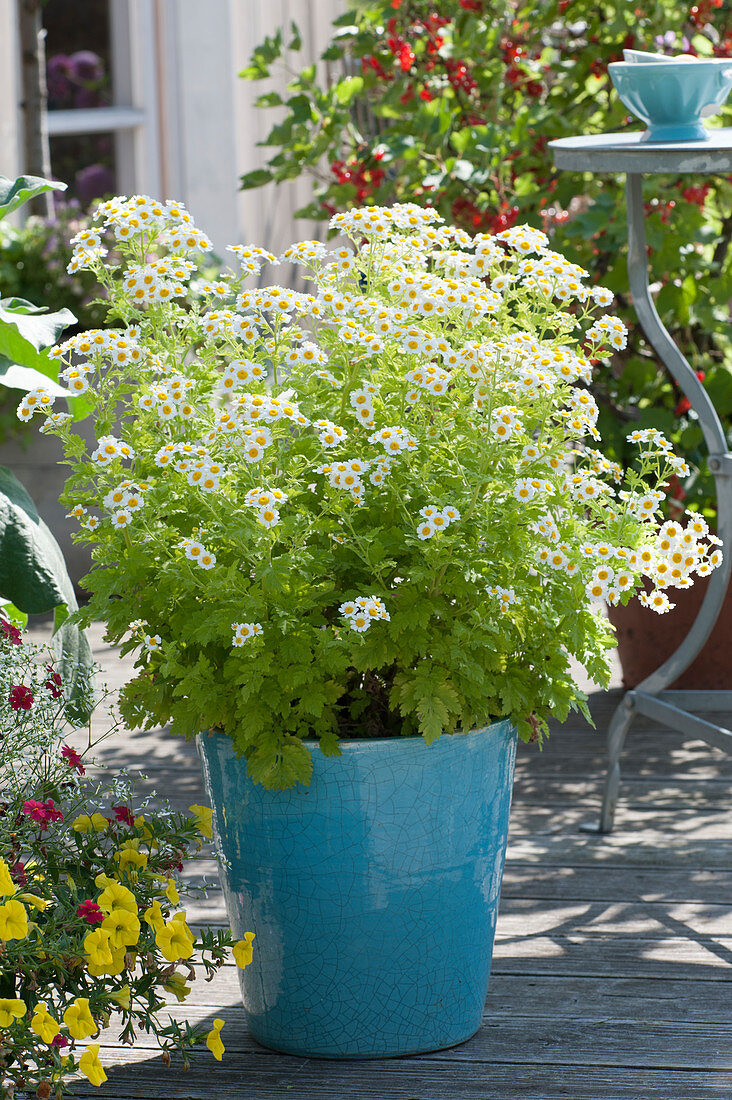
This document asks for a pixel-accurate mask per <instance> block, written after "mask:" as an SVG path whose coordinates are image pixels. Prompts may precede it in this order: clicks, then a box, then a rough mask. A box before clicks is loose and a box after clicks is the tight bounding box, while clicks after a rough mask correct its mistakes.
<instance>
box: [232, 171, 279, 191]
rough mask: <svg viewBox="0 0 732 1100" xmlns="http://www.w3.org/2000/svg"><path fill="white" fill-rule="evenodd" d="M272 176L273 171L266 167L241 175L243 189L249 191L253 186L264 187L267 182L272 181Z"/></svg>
mask: <svg viewBox="0 0 732 1100" xmlns="http://www.w3.org/2000/svg"><path fill="white" fill-rule="evenodd" d="M272 178H273V177H272V173H271V172H269V171H268V170H267V169H266V168H256V169H255V170H254V171H253V172H247V173H246V174H245V175H243V176H240V177H239V179H240V181H241V189H242V191H249V190H251V188H253V187H263V186H264V184H265V183H270V182H271V180H272Z"/></svg>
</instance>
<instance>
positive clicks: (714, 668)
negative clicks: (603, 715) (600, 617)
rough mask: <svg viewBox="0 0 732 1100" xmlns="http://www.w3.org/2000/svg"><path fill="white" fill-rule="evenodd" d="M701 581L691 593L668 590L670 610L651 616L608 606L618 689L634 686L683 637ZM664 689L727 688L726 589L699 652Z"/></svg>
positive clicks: (730, 620)
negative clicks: (614, 637)
mask: <svg viewBox="0 0 732 1100" xmlns="http://www.w3.org/2000/svg"><path fill="white" fill-rule="evenodd" d="M708 583H709V582H708V581H707V580H706V579H701V578H700V579H698V580H696V581H695V582H694V587H693V588H688V589H686V590H676V589H669V597H670V599H671V602H672V603H675V604H676V607H675V608H674V609H673V611H669V612H667V614H665V615H656V614H655V612H653V611H649V610H648V609H647V608H645V607H643V606H642V605H641V604H640V603H639V601H638V600H631V602H630V603H629V604H628V606H627V607H609V608H608V618H609V619H610V622H611V623H612V624H613V626H614V627H615V629H616V631H617V636H618V656H619V658H620V666H621V668H622V670H623V685H624V686H625V687H626V688H632V687H635V686H636V685H637V684H639V683H640V682H641V680H644V679H645V678H646V676H650V674H651V673H652V672H655V670H656V669H657V668H659V667H660V665H662V664H663V663H664V661H665V660H667V658H668V657H670V656H671V654H672V653H674V652H675V651H676V650H677V649H678V647H679V646H680V645H681V642H682V641H683V640H684V638H685V637H686V635H687V634H688V632H689V630H690V628H691V626H692V624H693V622H694V620H695V618H696V615H697V612H698V610H699V608H700V607H701V602H702V600H703V598H704V595H705V593H706V590H707V584H708ZM669 687H670V688H690V689H693V688H700V689H703V690H708V691H715V690H717V691H718V690H729V689H730V688H732V587H730V588H728V589H727V594H726V596H725V600H724V603H723V604H722V610H721V611H720V613H719V618H718V619H717V621H716V623H715V624H714V629H713V631H712V633H711V635H710V637H709V639H708V640H707V642H706V644H705V646H704V648H703V649H702V651H701V653H700V654H699V655H698V656H697V657H696V659H695V660H694V661H693V662H692V663H691V664H690V665H689V667H688V668H687V670H686V671H685V672H682V674H681V676H679V678H678V680H675V681H674V682H673V683H672V684H669Z"/></svg>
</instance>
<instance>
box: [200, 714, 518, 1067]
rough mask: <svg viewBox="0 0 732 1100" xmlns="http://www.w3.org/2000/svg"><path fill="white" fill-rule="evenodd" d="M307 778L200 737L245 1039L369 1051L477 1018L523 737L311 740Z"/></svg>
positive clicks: (471, 1029)
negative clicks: (265, 777) (242, 945)
mask: <svg viewBox="0 0 732 1100" xmlns="http://www.w3.org/2000/svg"><path fill="white" fill-rule="evenodd" d="M308 747H309V748H310V750H311V752H312V754H313V765H314V767H313V778H312V781H311V784H310V786H309V787H307V788H305V787H302V786H297V787H296V788H294V789H292V790H288V791H266V790H264V789H263V788H262V787H261V786H257V785H255V784H253V783H252V782H251V781H250V780H249V779H248V778H247V775H246V766H245V764H244V762H243V761H239V760H237V759H236V757H235V756H234V753H233V751H232V747H231V742H230V740H229V739H228V738H226V737H224V736H222V735H220V734H205V735H202V736H201V737H199V751H200V753H201V758H202V762H203V769H204V775H205V779H206V783H207V785H208V790H209V794H210V796H211V803H212V806H213V809H214V821H215V825H216V831H217V835H218V838H219V841H220V845H221V851H222V853H223V856H224V860H225V863H224V865H223V866H222V868H221V875H222V884H223V888H224V892H225V895H226V901H227V907H228V912H229V917H230V920H231V925H232V930H233V932H234V933H235V935H238V936H242V935H243V934H244V932H247V931H253V932H255V933H256V940H255V943H254V961H253V962H252V963H251V965H250V966H248V967H247V968H246V970H243V971H240V972H239V973H240V981H241V987H242V995H243V1000H244V1007H245V1010H246V1013H247V1016H248V1020H249V1026H250V1030H251V1033H252V1035H253V1037H254V1038H255V1039H256V1040H257V1041H258V1042H260V1043H262V1044H263V1045H264V1046H268V1047H272V1048H274V1049H276V1050H280V1051H284V1052H286V1053H291V1054H299V1055H306V1056H314V1057H318V1056H320V1057H331V1058H378V1057H385V1056H389V1055H397V1054H410V1053H417V1052H419V1051H425V1050H437V1049H440V1048H442V1047H447V1046H452V1045H453V1044H455V1043H460V1042H462V1041H464V1040H465V1039H468V1038H469V1037H470V1036H471V1035H473V1034H474V1033H475V1032H476V1031H477V1029H478V1028H479V1026H480V1021H481V1014H482V1010H483V1005H484V1002H485V997H486V993H487V990H488V977H489V973H490V964H491V955H492V951H493V937H494V933H495V927H496V918H497V914H498V902H499V894H500V888H501V877H502V874H503V863H504V856H505V851H506V837H507V832H508V815H509V808H510V802H511V789H512V782H513V770H514V762H515V756H516V734H515V731H514V730H513V729H512V728H511V726H510V724H509V723H508V722H499V723H495V724H494V725H492V726H489V727H487V728H486V729H483V730H479V731H474V732H471V733H469V734H467V735H466V734H463V735H456V736H443V737H440V738H439V739H438V740H437V741H436V742H435V743H434V744H433V745H430V746H427V745H426V744H425V743H424V741H423V740H422V739H421V738H415V737H407V738H394V739H388V740H372V741H350V742H349V741H343V742H341V750H342V755H341V756H340V757H326V756H324V755H323V754H322V753H321V752H320V750H319V748H318V747H317V744H316V743H313V744H310V745H308Z"/></svg>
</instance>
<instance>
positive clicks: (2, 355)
mask: <svg viewBox="0 0 732 1100" xmlns="http://www.w3.org/2000/svg"><path fill="white" fill-rule="evenodd" d="M75 321H76V317H75V316H74V314H73V313H72V312H71V310H69V309H60V310H58V311H57V312H56V313H38V312H36V311H35V309H34V307H33V306H32V305H31V304H30V303H29V302H25V301H24V300H23V299H22V298H4V299H3V300H2V301H0V385H3V386H9V387H10V388H11V389H15V390H33V389H35V388H36V387H37V386H45V387H46V389H47V390H48V391H49V393H53V394H55V396H56V397H70V396H71V394H70V393H69V391H68V390H66V389H64V388H63V386H60V385H59V383H58V382H57V381H56V378H57V376H58V362H57V360H55V359H51V358H50V356H49V354H48V352H47V351H46V349H47V348H49V347H51V345H53V344H55V343H56V340H57V339H58V337H59V335H60V333H61V332H63V330H64V329H65V328H66V327H67V326H68V325H73V324H74V322H75Z"/></svg>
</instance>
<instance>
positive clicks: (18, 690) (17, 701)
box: [8, 684, 33, 710]
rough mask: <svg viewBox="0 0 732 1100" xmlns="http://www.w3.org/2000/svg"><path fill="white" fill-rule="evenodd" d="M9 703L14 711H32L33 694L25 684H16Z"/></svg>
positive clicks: (12, 689)
mask: <svg viewBox="0 0 732 1100" xmlns="http://www.w3.org/2000/svg"><path fill="white" fill-rule="evenodd" d="M8 702H9V703H10V705H11V707H12V708H13V710H30V709H31V707H32V706H33V693H32V691H31V689H30V688H28V687H26V686H25V684H16V685H15V687H12V688H11V689H10V694H9V695H8Z"/></svg>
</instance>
